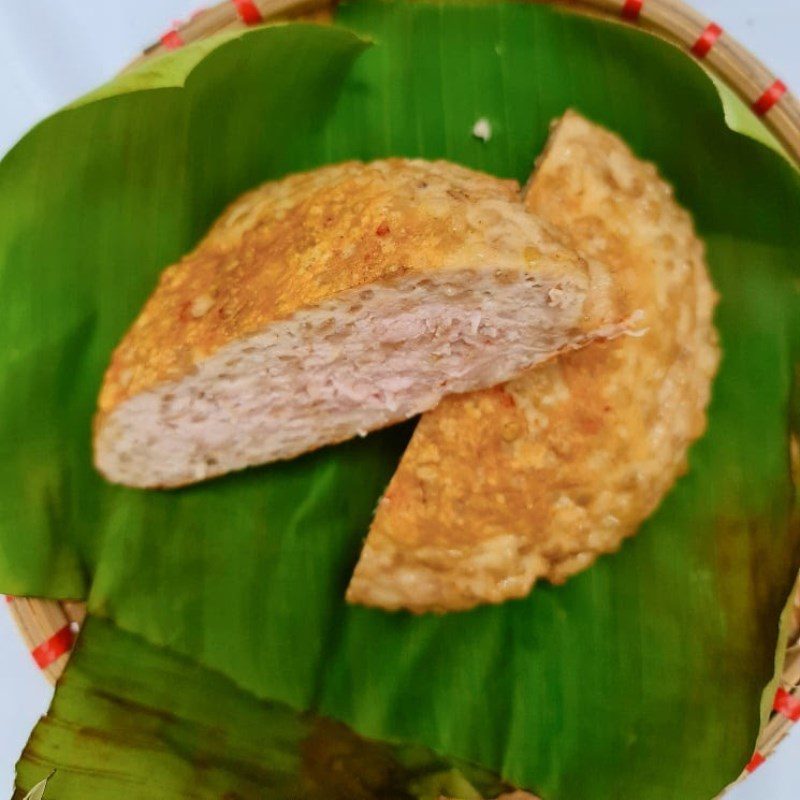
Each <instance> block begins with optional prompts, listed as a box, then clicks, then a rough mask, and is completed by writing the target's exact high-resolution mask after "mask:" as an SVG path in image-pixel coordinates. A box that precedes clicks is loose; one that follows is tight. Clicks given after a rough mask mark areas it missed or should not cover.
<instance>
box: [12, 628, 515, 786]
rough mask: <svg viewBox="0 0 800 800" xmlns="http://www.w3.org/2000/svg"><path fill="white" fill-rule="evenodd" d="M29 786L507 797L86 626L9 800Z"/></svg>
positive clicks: (461, 769)
mask: <svg viewBox="0 0 800 800" xmlns="http://www.w3.org/2000/svg"><path fill="white" fill-rule="evenodd" d="M43 774H44V775H46V776H48V777H46V778H44V779H42V780H39V779H40V778H41V776H42V775H43ZM34 781H36V784H35V785H34V786H33V788H32V789H31V792H32V795H31V800H35V798H38V800H42V798H43V797H45V794H44V793H45V791H46V797H47V798H48V799H49V798H53V799H54V800H55V798H58V800H87V798H102V797H116V798H125V800H152V799H153V798H155V797H157V798H158V800H173V799H174V800H180V798H185V797H192V798H196V800H219V798H224V800H255V799H256V798H258V799H259V800H287V798H291V800H438V798H439V796H440V793H442V792H448V793H452V792H460V794H459V795H458V796H459V797H463V798H464V800H472V798H480V797H484V796H492V797H495V796H496V795H497V794H499V793H500V792H502V791H504V790H506V789H508V788H509V787H508V786H506V785H504V784H503V783H502V782H500V781H498V780H496V779H495V778H493V777H492V776H491V775H490V774H488V773H486V772H485V771H483V770H478V769H474V768H472V767H471V766H469V765H462V764H454V763H451V762H446V761H443V760H442V759H440V758H438V757H437V756H436V755H434V754H433V753H431V752H429V751H426V750H424V749H423V748H420V747H415V748H409V747H389V746H387V745H383V744H379V743H376V742H370V741H367V740H365V739H362V738H361V737H359V736H356V735H355V734H354V733H353V732H352V731H350V730H349V729H348V728H347V727H346V726H344V725H342V724H341V723H337V722H333V721H332V720H328V719H325V718H324V717H319V716H315V715H313V714H309V713H305V714H298V713H297V712H295V711H292V710H291V709H290V708H288V707H287V706H285V705H282V704H280V703H270V702H263V701H262V702H258V701H255V700H254V699H253V697H252V696H250V695H248V694H247V693H246V692H243V691H242V690H241V689H238V688H237V687H236V686H235V685H234V684H233V683H232V682H231V681H230V680H228V679H227V678H224V677H223V676H221V675H218V674H216V673H214V672H212V671H210V670H208V669H204V668H203V667H200V666H198V665H197V664H195V663H193V662H191V661H189V660H187V659H185V658H180V657H178V656H175V655H174V654H171V653H169V652H167V651H166V650H162V649H160V648H157V647H153V646H152V645H149V644H147V643H146V642H145V641H144V640H142V639H141V638H139V637H137V636H133V635H131V634H126V633H124V632H122V631H120V630H119V629H118V628H116V627H115V626H114V625H112V624H110V623H108V622H105V621H102V620H98V619H92V618H90V619H89V620H88V622H87V624H86V626H85V629H84V631H83V633H82V635H81V638H80V643H79V645H78V647H77V648H76V651H75V652H74V653H73V655H72V660H71V662H70V664H69V667H68V669H67V671H66V674H65V675H64V677H63V678H62V680H61V681H60V683H59V686H58V689H57V690H56V694H55V697H54V700H53V704H52V707H51V708H50V711H49V713H48V715H47V716H46V717H45V718H44V719H42V721H41V722H40V723H39V724H38V725H37V727H36V729H35V731H34V733H33V735H32V737H31V739H30V741H29V742H28V744H27V746H26V748H25V751H24V752H23V754H22V758H21V760H20V763H19V765H18V767H17V791H16V794H15V795H14V797H16V798H22V797H23V795H24V788H23V787H27V786H30V785H31V784H32V783H33V782H34ZM34 792H36V794H34ZM451 796H456V795H455V794H452V795H451ZM24 800H28V797H27V796H25V798H24Z"/></svg>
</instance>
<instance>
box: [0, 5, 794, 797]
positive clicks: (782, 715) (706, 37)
mask: <svg viewBox="0 0 800 800" xmlns="http://www.w3.org/2000/svg"><path fill="white" fill-rule="evenodd" d="M537 1H538V2H549V3H550V4H551V5H557V6H561V7H564V8H566V9H569V10H571V11H574V12H576V13H582V14H591V15H595V16H600V17H604V18H607V19H612V20H616V21H618V22H620V23H622V24H628V25H633V26H635V27H638V28H641V29H642V30H645V31H648V32H649V33H652V34H654V35H656V36H659V37H661V38H663V39H666V40H667V41H668V42H670V43H671V44H673V45H675V46H677V47H679V48H681V49H683V50H686V51H687V52H688V53H689V54H691V55H692V57H694V58H695V59H697V60H699V61H702V62H703V65H704V66H705V67H706V68H707V69H708V70H709V71H710V72H712V73H713V74H714V75H715V76H716V77H718V78H720V79H721V80H722V81H723V82H724V83H725V84H727V85H728V86H729V87H730V88H731V89H733V90H734V91H735V92H736V94H737V95H738V96H739V97H740V98H741V99H742V100H743V101H744V102H745V103H746V104H747V105H748V106H749V107H750V108H751V109H752V111H753V113H754V114H755V115H756V116H757V117H758V118H760V119H761V121H762V122H763V124H764V125H765V127H766V128H767V129H768V130H769V131H770V132H771V133H772V134H773V135H774V136H775V138H776V139H777V140H778V141H779V142H780V143H781V145H782V146H783V147H784V149H785V150H786V152H787V153H788V155H789V156H790V157H791V158H792V160H793V161H794V162H795V163H796V164H797V165H798V167H800V102H799V101H798V99H797V98H796V97H795V96H794V95H793V94H792V93H791V92H790V91H789V90H788V88H787V87H786V85H785V84H784V83H783V82H782V81H781V80H779V79H777V78H776V77H775V76H774V75H773V74H772V73H771V72H770V71H769V70H768V69H767V68H766V67H765V66H764V65H763V64H762V63H761V62H760V61H759V60H758V59H757V58H756V57H755V56H753V55H752V54H751V53H750V52H749V51H748V50H747V49H746V48H745V47H743V46H742V45H741V44H739V43H738V42H737V41H736V40H735V39H733V38H732V37H731V36H729V35H728V34H727V33H726V32H725V31H724V29H723V28H722V27H721V26H720V25H718V24H717V23H715V22H712V21H711V20H709V19H707V18H706V17H704V16H703V15H702V14H699V13H698V12H696V11H695V10H694V9H692V8H690V7H689V6H688V5H686V4H685V3H683V2H682V0H529V2H537ZM334 2H335V0H227V1H226V2H221V3H219V4H217V5H215V6H213V7H210V8H207V9H203V10H200V11H198V12H196V13H195V14H193V15H192V17H191V18H190V19H188V20H186V21H185V22H176V23H174V24H173V26H172V27H171V28H170V29H169V30H168V31H166V32H165V33H164V34H163V35H162V36H161V37H160V38H159V39H158V40H157V41H156V42H154V43H153V44H151V45H150V46H149V47H146V48H145V49H144V50H143V52H142V54H141V56H139V58H137V59H136V61H134V64H135V63H138V62H139V61H141V60H143V59H147V58H150V57H152V56H154V55H158V54H160V53H164V52H167V51H169V50H175V49H178V48H180V47H183V46H184V45H186V44H188V43H190V42H194V41H197V40H198V39H203V38H205V37H207V36H211V35H213V34H216V33H222V32H225V31H235V30H243V29H245V28H247V27H249V26H253V25H261V24H265V23H268V22H275V21H279V20H291V19H303V20H304V21H317V22H321V23H324V22H327V21H328V20H329V19H330V16H331V10H332V8H333V3H334ZM792 446H793V447H792V450H793V453H792V455H793V456H794V458H793V462H794V465H795V466H796V467H797V469H796V470H795V474H796V475H798V474H800V442H797V441H793V442H792ZM6 599H7V602H8V607H9V610H10V612H11V615H12V617H13V618H14V621H15V622H16V624H17V626H18V628H19V631H20V633H21V635H22V638H23V639H24V641H25V644H26V645H27V647H28V648H29V649H30V652H31V655H32V657H33V660H34V662H35V663H36V664H37V665H38V667H39V668H40V669H41V670H42V673H43V675H44V676H45V678H46V679H47V680H48V681H49V682H50V683H51V684H55V683H56V682H57V680H58V678H59V677H60V676H61V674H62V672H63V671H64V668H65V667H66V665H67V661H68V660H69V654H70V651H71V649H72V645H73V644H74V641H75V637H76V636H77V634H78V631H79V628H80V624H81V622H82V621H83V618H84V616H85V608H84V606H83V604H82V603H73V602H55V601H50V600H37V599H30V598H18V597H8V598H6ZM788 613H789V615H790V620H789V622H790V624H789V637H788V641H787V648H788V649H787V653H786V661H785V665H784V671H783V675H782V676H781V681H780V685H779V688H778V690H777V693H776V695H775V698H774V702H773V710H772V714H771V717H770V720H769V723H768V724H767V725H766V727H765V729H764V730H763V731H762V734H761V737H760V739H759V741H758V744H757V747H756V751H755V753H754V755H753V758H752V759H751V761H750V763H749V764H747V765H746V766H745V768H744V770H743V772H742V775H741V777H740V778H739V781H741V780H744V779H745V778H747V776H748V775H749V774H750V773H752V772H753V771H755V770H756V769H758V767H760V766H761V765H762V764H763V763H764V762H765V760H766V759H767V758H768V757H769V756H770V755H771V754H772V753H773V752H774V751H775V749H776V748H777V747H778V745H779V744H780V743H781V741H782V740H783V739H784V737H785V736H786V735H787V733H788V732H789V730H790V728H791V726H792V725H793V723H795V722H798V721H800V577H798V582H797V585H796V586H795V592H794V595H793V602H792V603H791V604H790V608H789V612H788Z"/></svg>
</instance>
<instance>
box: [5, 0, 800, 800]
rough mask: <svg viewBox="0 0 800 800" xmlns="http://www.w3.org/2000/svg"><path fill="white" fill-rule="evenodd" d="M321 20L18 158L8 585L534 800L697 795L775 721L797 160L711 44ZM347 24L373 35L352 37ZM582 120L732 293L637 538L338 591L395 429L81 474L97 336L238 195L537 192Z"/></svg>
mask: <svg viewBox="0 0 800 800" xmlns="http://www.w3.org/2000/svg"><path fill="white" fill-rule="evenodd" d="M336 22H337V26H338V30H332V31H322V30H318V29H312V28H309V27H308V26H294V25H292V26H284V27H280V28H274V29H271V30H267V31H263V32H253V33H250V34H247V35H246V36H243V37H241V38H237V39H235V40H232V41H223V42H221V43H218V45H217V46H216V47H215V48H213V49H211V50H209V51H207V52H206V53H204V54H201V55H204V57H203V58H202V59H201V60H200V61H198V62H196V66H194V69H193V71H192V72H191V73H190V74H189V75H188V77H186V78H185V86H183V88H163V87H162V88H158V89H152V90H151V89H148V88H147V86H148V78H147V76H140V77H139V78H137V80H136V81H134V84H135V85H134V86H132V85H131V84H130V79H128V81H129V82H128V83H126V84H124V86H120V87H119V90H117V89H115V87H114V85H112V86H111V87H108V88H106V89H105V90H103V91H102V92H101V93H100V95H97V96H95V98H94V99H90V100H89V101H88V102H86V103H84V104H82V105H79V106H77V107H74V108H72V109H68V110H66V111H64V112H62V113H61V114H59V115H57V116H56V117H55V118H53V119H51V120H49V121H47V122H45V123H44V124H43V125H42V126H40V127H39V128H37V129H36V130H35V131H33V132H32V134H30V135H29V136H28V137H26V139H25V140H23V141H22V142H21V143H20V145H19V146H18V147H17V148H16V149H15V150H14V151H12V153H11V154H10V155H9V156H8V158H7V159H6V160H5V161H4V162H3V163H2V164H0V189H1V190H2V191H0V281H1V282H2V290H3V295H2V296H3V297H4V298H6V307H7V309H8V310H7V313H6V315H3V317H0V341H2V342H3V343H4V344H5V347H4V348H3V353H2V356H0V375H2V383H1V384H0V452H2V454H3V459H2V460H0V469H2V480H0V502H1V503H2V506H3V513H2V515H0V590H4V591H7V592H9V593H16V594H32V595H37V596H81V597H85V596H88V599H89V605H90V608H91V610H92V612H93V613H94V614H97V615H105V616H108V617H110V618H112V619H113V620H114V621H115V622H116V624H117V625H119V626H120V627H121V628H123V629H124V630H126V631H130V632H133V633H135V634H138V635H140V636H142V637H143V638H144V639H145V640H146V641H148V642H151V643H154V644H157V645H167V646H169V647H171V648H172V649H173V650H175V651H176V652H178V653H180V654H182V655H183V656H184V657H186V658H189V659H191V660H192V661H194V662H197V663H199V664H202V665H204V666H205V667H208V668H211V669H214V670H217V671H219V672H220V673H222V674H224V675H226V676H228V677H229V678H230V679H232V680H233V681H234V682H235V683H236V684H237V685H238V686H239V687H241V688H242V689H244V690H247V691H249V692H251V693H252V694H253V695H255V696H257V697H259V698H266V699H271V700H274V701H278V702H283V703H286V704H288V705H290V706H291V707H292V708H295V709H312V710H314V711H315V712H318V713H322V714H325V715H328V716H330V717H333V718H335V719H338V720H341V721H343V722H345V723H346V724H348V725H350V726H351V727H352V728H353V729H354V730H356V731H357V732H358V733H360V734H362V735H365V736H369V737H371V738H373V739H376V740H382V741H405V742H413V743H418V744H421V745H424V746H426V747H429V748H431V749H432V750H434V751H436V752H438V753H441V754H443V755H446V756H448V757H456V758H460V759H464V760H466V761H469V762H474V763H477V764H480V765H482V766H484V767H486V768H487V769H490V770H493V771H495V772H497V773H498V774H500V775H501V776H502V777H503V778H504V779H506V780H508V781H510V782H512V783H514V784H517V785H520V786H523V787H525V788H530V789H533V790H536V791H537V792H538V793H539V794H541V795H542V797H544V798H545V800H562V799H563V800H606V799H607V798H620V797H623V798H628V797H631V798H636V799H637V800H677V799H678V798H680V800H693V799H694V798H698V800H706V799H707V798H711V797H712V796H714V795H715V794H716V793H717V792H719V791H720V790H721V789H722V788H723V787H724V785H725V784H726V783H728V782H729V781H731V780H732V779H734V778H735V777H736V776H737V774H738V773H739V771H740V770H741V768H742V766H743V765H744V763H745V762H746V761H747V760H748V758H749V755H750V753H751V751H752V748H753V745H754V742H755V738H756V735H757V732H758V730H759V726H760V724H761V723H762V722H763V720H764V715H765V713H766V705H765V703H764V702H763V700H764V699H766V698H767V696H768V692H767V693H766V694H765V695H764V697H763V698H762V693H763V692H764V689H765V686H767V685H768V684H769V683H770V681H771V680H772V678H773V674H774V669H775V653H776V645H777V643H778V635H779V630H778V620H779V615H780V611H781V609H782V607H783V605H784V603H785V601H786V597H787V596H788V593H789V591H790V588H791V585H792V582H793V578H794V576H796V574H797V567H798V563H799V562H800V526H799V525H798V519H797V516H796V511H795V488H794V486H793V483H792V476H791V470H790V464H789V439H790V436H791V435H792V425H793V420H796V419H797V414H796V410H797V407H798V405H797V404H798V402H800V401H798V395H797V394H796V393H795V392H794V389H793V386H794V381H795V371H796V364H797V352H798V343H799V342H798V328H799V327H800V326H799V324H798V319H800V317H799V316H798V311H799V310H800V303H799V302H798V288H797V287H798V283H797V279H798V273H799V272H800V264H798V259H800V225H799V224H798V221H799V220H800V179H799V178H798V175H797V174H796V172H795V171H794V170H793V169H792V168H791V167H790V166H789V165H788V164H787V163H786V162H785V161H784V160H783V159H782V158H781V157H780V155H778V154H777V153H775V152H773V151H772V150H770V149H768V148H766V147H764V146H763V145H761V144H759V143H756V142H754V141H752V140H750V139H748V138H745V137H743V136H741V135H738V134H736V133H734V132H732V131H731V130H730V129H729V128H728V127H727V125H726V123H725V119H724V115H723V110H722V105H721V102H720V99H719V96H718V94H717V92H716V91H715V88H714V86H713V85H712V83H711V82H710V81H709V79H708V77H707V76H706V75H705V73H704V72H703V71H702V70H701V69H700V68H699V67H698V66H697V65H695V64H694V63H692V62H691V61H690V60H689V59H688V58H687V57H686V56H685V55H684V54H682V53H681V52H679V51H678V50H676V49H674V48H672V47H671V46H669V45H667V44H666V43H664V42H662V41H660V40H656V39H653V38H650V37H648V36H646V35H644V34H642V33H640V32H637V31H634V30H631V29H627V28H623V27H620V26H616V25H610V24H607V23H604V22H602V21H599V20H595V19H585V18H580V17H577V16H572V15H567V14H563V13H558V12H555V11H553V10H552V9H549V8H546V7H543V6H539V5H524V4H512V3H492V4H487V3H481V4H460V3H447V4H428V3H413V4H412V3H402V2H394V3H389V2H357V3H351V4H344V5H342V6H340V8H339V11H338V13H337V20H336ZM345 31H355V32H356V33H358V34H361V36H362V37H363V38H368V39H370V40H372V42H373V44H372V46H371V47H370V48H369V49H368V50H367V51H366V52H364V53H363V54H361V55H360V56H359V53H360V52H361V50H362V44H361V41H360V40H359V39H357V38H355V37H353V36H351V35H349V34H348V33H346V32H345ZM184 52H188V51H184ZM182 57H183V58H188V57H187V56H185V55H184V56H182ZM182 63H183V66H181V65H180V64H178V62H173V61H170V57H167V58H165V59H164V60H163V61H162V62H160V68H159V70H155V72H157V73H158V75H159V80H161V81H162V83H163V80H164V78H163V74H164V72H165V71H166V74H169V73H170V70H172V69H173V65H175V64H177V66H175V67H174V68H175V70H176V71H177V72H180V69H183V70H184V72H185V69H186V65H185V64H186V62H182ZM181 74H182V75H183V73H181ZM184 77H185V76H184ZM184 77H181V78H180V80H176V81H174V82H175V83H183V81H184ZM568 107H575V108H578V109H579V110H580V111H581V112H583V113H584V114H586V115H587V116H589V117H590V118H592V119H594V120H596V121H598V122H600V123H602V124H604V125H606V126H608V127H610V128H611V129H613V130H615V131H617V132H618V133H620V134H621V135H623V136H624V137H625V138H626V140H627V141H628V142H629V143H630V144H631V145H632V146H633V147H634V149H635V150H636V151H637V152H638V153H639V154H640V155H642V156H644V157H646V158H650V159H652V160H654V161H655V162H656V163H657V164H658V166H659V168H660V169H661V171H662V172H663V174H664V175H665V176H666V177H667V178H668V179H669V180H670V181H671V182H672V183H673V184H674V185H675V187H676V191H677V195H678V198H679V199H680V201H681V202H682V203H683V204H684V205H686V206H687V207H688V208H689V209H690V210H691V211H692V212H693V214H694V217H695V220H696V223H697V227H698V229H699V231H700V233H701V235H702V236H703V238H704V239H705V241H706V244H707V247H708V258H709V263H710V267H711V270H712V274H713V278H714V281H715V283H716V285H717V288H718V289H719V291H720V294H721V302H720V307H719V312H718V315H717V324H718V327H719V330H720V334H721V339H722V346H723V350H724V358H723V363H722V367H721V371H720V374H719V376H718V378H717V381H716V384H715V389H714V398H713V401H712V406H711V408H710V412H709V429H708V432H707V434H706V436H705V437H704V438H703V439H702V440H701V441H700V442H699V443H698V444H697V446H696V447H695V448H693V450H692V452H691V458H690V462H691V468H690V471H689V473H688V474H687V475H686V476H685V477H684V478H682V479H681V480H680V481H679V483H678V485H677V486H676V487H675V489H674V490H673V492H672V493H671V494H670V495H669V497H668V498H667V499H666V501H665V502H664V503H663V504H662V506H661V508H660V509H659V510H658V512H657V513H656V514H655V515H654V516H653V517H652V518H651V519H650V520H649V521H648V522H647V523H646V524H645V525H644V526H643V529H642V531H641V532H640V534H639V535H638V536H637V537H636V538H635V539H634V540H632V541H630V542H629V543H627V544H626V545H625V546H624V548H623V549H622V551H621V552H620V553H619V554H617V555H615V556H613V557H607V558H604V559H601V561H600V562H598V563H597V564H596V565H595V566H594V567H592V568H591V569H590V570H589V571H588V572H586V573H584V574H583V575H581V576H578V577H577V578H574V579H572V580H571V581H570V582H569V583H567V584H566V585H565V586H561V587H551V586H540V587H537V588H536V589H535V590H534V592H533V593H532V594H531V596H530V597H529V598H528V599H526V600H522V601H515V602H511V603H507V604H505V605H503V606H501V607H496V608H483V609H478V610H476V611H473V612H469V613H466V614H457V615H450V616H447V617H443V618H437V617H423V618H416V617H411V616H408V615H403V614H396V615H388V614H383V613H380V612H376V611H368V610H365V609H353V608H348V607H346V606H345V604H344V603H343V600H342V597H343V592H344V587H345V585H346V583H347V579H348V575H349V571H350V569H351V568H352V566H353V564H354V563H355V560H356V558H357V555H358V550H359V546H360V543H361V539H362V537H363V535H364V533H365V531H366V529H367V527H368V524H369V518H370V514H371V510H372V508H373V507H374V504H375V502H376V501H377V499H378V497H379V495H380V492H381V490H382V488H383V487H384V486H385V483H386V481H387V479H388V477H389V475H390V474H391V472H392V470H393V468H394V466H395V464H396V461H397V458H398V456H399V453H400V452H401V450H402V447H403V444H404V441H405V439H406V436H407V433H408V431H407V429H406V428H402V427H401V428H398V429H396V430H392V431H387V432H385V433H382V434H378V435H374V436H370V437H367V439H365V440H363V441H357V442H351V443H348V444H346V445H343V446H341V447H336V448H328V449H326V450H324V451H321V452H319V453H316V454H313V455H311V456H307V457H304V458H302V459H298V460H296V461H294V462H291V463H288V464H283V465H276V466H271V467H267V468H262V469H258V470H251V471H248V472H247V473H243V474H240V475H235V476H231V477H229V478H226V479H223V480H219V481H215V482H212V483H209V484H207V485H203V486H198V487H193V488H191V489H187V490H181V491H176V492H169V493H148V492H136V491H131V490H125V489H121V488H117V487H109V486H106V485H105V484H103V482H102V481H101V480H100V479H99V478H98V477H97V476H96V475H95V474H94V473H93V471H92V469H91V465H90V422H91V413H92V408H93V402H94V397H95V394H96V391H97V389H98V387H99V382H100V378H101V374H102V370H103V367H104V365H105V362H106V360H107V358H108V354H109V352H110V350H111V348H112V347H113V344H114V343H115V342H116V340H117V338H118V337H119V335H120V334H121V332H122V331H123V330H124V328H125V326H126V325H127V324H129V322H130V321H131V320H132V319H133V317H134V316H135V314H136V312H137V310H138V308H139V306H140V304H141V302H142V301H143V299H144V297H145V296H146V294H147V292H148V291H149V289H150V287H151V286H152V285H153V282H154V280H155V277H156V275H157V273H158V271H159V269H160V268H161V267H163V266H164V265H165V264H167V263H169V261H171V260H172V259H174V258H175V257H177V256H178V255H179V254H180V253H182V252H184V251H185V250H187V249H188V248H189V247H190V246H191V245H192V244H193V243H194V242H195V241H196V239H197V238H198V237H199V235H200V234H201V233H202V231H203V230H204V228H205V227H206V226H207V224H208V223H209V221H210V220H211V219H212V218H213V217H214V215H215V214H216V213H218V212H219V211H220V210H221V208H222V207H223V206H224V204H225V203H226V202H227V201H229V200H231V199H232V198H233V197H234V196H235V195H236V193H237V192H239V191H240V190H241V189H243V188H245V187H246V186H248V185H253V184H255V183H257V182H258V181H260V180H263V179H266V178H269V177H273V176H275V175H278V174H283V173H285V172H290V171H293V170H296V169H300V168H304V167H308V166H313V165H317V164H322V163H328V162H331V161H336V160H341V159H344V158H350V157H360V158H372V157H380V156H385V155H409V156H411V155H419V156H424V157H426V158H436V157H445V158H449V159H452V160H455V161H458V162H461V163H464V164H467V165H469V166H473V167H476V168H480V169H485V170H487V171H490V172H493V173H495V174H498V175H502V176H510V177H516V178H518V179H520V180H524V179H525V177H526V176H527V174H528V173H529V171H530V168H531V164H532V161H533V158H534V157H535V155H536V154H537V153H538V152H539V150H540V149H541V147H542V145H543V143H544V141H545V138H546V136H547V130H548V125H549V123H550V120H551V119H552V118H553V117H555V116H557V115H559V114H561V113H563V111H564V110H565V109H566V108H568ZM480 117H486V118H487V119H489V121H490V122H491V124H492V131H493V135H492V138H491V140H490V141H488V142H485V143H484V142H482V141H479V140H477V139H475V138H474V137H472V136H471V134H470V131H471V129H472V126H473V124H474V122H475V121H476V120H477V119H478V118H480ZM40 777H41V776H40ZM76 780H78V779H77V778H76ZM117 788H118V787H117ZM109 796H113V794H109Z"/></svg>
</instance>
